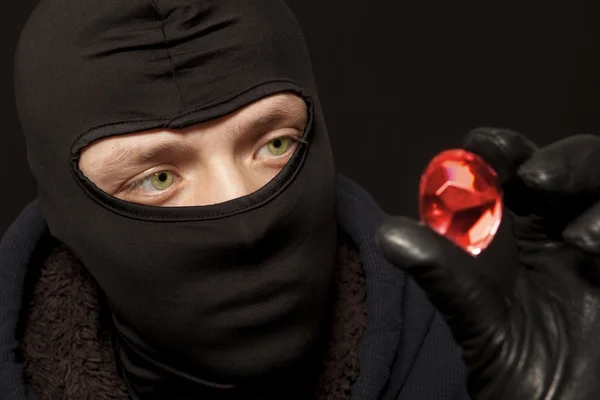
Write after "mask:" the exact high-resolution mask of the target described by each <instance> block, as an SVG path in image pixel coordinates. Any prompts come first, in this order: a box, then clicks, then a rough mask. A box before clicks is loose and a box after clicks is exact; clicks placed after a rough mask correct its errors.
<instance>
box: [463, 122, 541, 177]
mask: <svg viewBox="0 0 600 400" xmlns="http://www.w3.org/2000/svg"><path fill="white" fill-rule="evenodd" d="M463 148H464V149H465V150H469V151H471V152H473V153H475V154H477V155H479V156H480V157H481V158H483V159H484V160H485V161H486V162H487V163H488V164H489V165H490V166H491V167H492V168H493V169H494V170H495V171H496V173H497V174H498V178H499V179H500V182H501V183H502V184H504V183H506V182H507V181H510V180H511V178H513V177H514V176H516V173H517V170H518V169H519V167H520V166H521V164H522V163H523V162H524V161H525V160H527V159H528V158H529V157H531V155H532V154H534V152H535V151H536V150H537V146H536V145H535V143H533V142H532V141H531V140H529V139H527V138H526V137H525V136H523V135H522V134H520V133H518V132H515V131H511V130H509V129H500V128H477V129H474V130H472V131H471V132H469V133H468V134H467V135H466V137H465V139H464V140H463Z"/></svg>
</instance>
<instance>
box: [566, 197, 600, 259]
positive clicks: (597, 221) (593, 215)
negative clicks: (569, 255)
mask: <svg viewBox="0 0 600 400" xmlns="http://www.w3.org/2000/svg"><path fill="white" fill-rule="evenodd" d="M563 238H564V239H565V240H566V241H567V242H569V243H571V244H573V245H575V246H577V247H578V248H580V249H581V250H583V251H585V252H587V253H590V254H593V255H595V256H600V202H598V203H596V204H594V205H593V206H592V207H591V208H589V209H588V210H587V211H585V212H584V213H583V214H581V215H580V216H579V217H577V218H575V219H574V220H573V221H572V222H571V223H570V224H569V225H567V227H566V228H565V230H564V231H563Z"/></svg>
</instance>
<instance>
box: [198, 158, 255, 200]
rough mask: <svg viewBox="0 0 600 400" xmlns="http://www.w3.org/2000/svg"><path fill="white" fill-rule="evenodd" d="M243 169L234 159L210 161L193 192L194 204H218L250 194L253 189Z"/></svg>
mask: <svg viewBox="0 0 600 400" xmlns="http://www.w3.org/2000/svg"><path fill="white" fill-rule="evenodd" d="M247 175H248V174H245V173H244V167H243V166H241V165H239V164H238V163H236V162H235V160H234V159H229V158H220V159H216V160H214V161H212V162H211V163H210V164H209V165H208V166H207V168H206V170H205V171H204V173H203V174H202V175H201V176H202V181H201V182H199V185H198V187H197V188H196V190H195V196H196V197H197V199H195V203H196V204H204V205H210V204H218V203H223V202H225V201H228V200H233V199H237V198H239V197H242V196H245V195H247V194H250V193H252V192H253V191H254V190H255V189H254V187H253V184H252V182H251V179H250V177H249V176H247Z"/></svg>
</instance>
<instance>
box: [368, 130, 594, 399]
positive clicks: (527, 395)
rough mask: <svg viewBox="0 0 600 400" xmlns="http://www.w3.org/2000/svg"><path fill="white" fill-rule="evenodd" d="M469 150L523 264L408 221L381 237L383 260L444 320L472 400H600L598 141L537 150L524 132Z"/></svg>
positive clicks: (584, 138) (478, 133) (477, 136)
mask: <svg viewBox="0 0 600 400" xmlns="http://www.w3.org/2000/svg"><path fill="white" fill-rule="evenodd" d="M463 148H465V149H467V150H470V151H472V152H474V153H476V154H479V155H480V156H481V157H482V158H483V159H484V160H486V161H487V162H488V163H489V164H490V165H491V166H492V167H493V168H494V169H495V170H496V171H497V172H498V174H499V177H500V178H501V181H502V183H503V189H504V191H505V197H504V199H505V205H506V207H507V208H508V213H506V211H505V218H508V217H509V216H510V217H511V218H512V220H513V221H512V224H513V229H514V235H515V237H516V239H517V243H518V245H519V250H520V252H519V254H520V258H519V262H518V263H516V265H502V266H491V265H486V264H484V263H483V262H482V260H481V259H480V258H476V257H473V256H471V255H470V254H468V253H467V252H465V251H463V250H462V249H461V248H459V247H457V246H455V245H454V244H453V243H451V242H450V241H449V240H447V239H445V238H444V237H442V236H440V235H438V234H437V233H435V232H434V231H433V230H431V229H430V228H429V227H427V226H424V225H422V224H420V223H418V222H416V221H413V220H409V219H406V218H400V217H393V218H390V219H388V220H386V221H384V223H383V224H382V226H381V227H380V229H379V231H378V234H377V242H378V244H379V246H380V248H381V250H382V252H383V254H384V255H385V257H386V258H387V259H388V260H389V261H390V262H392V263H393V264H395V265H397V266H398V267H400V268H402V269H404V270H405V271H406V272H407V273H409V274H410V275H411V276H412V277H413V278H414V279H415V280H416V282H417V283H418V284H419V285H420V286H421V287H422V288H423V289H424V291H425V292H426V293H427V294H428V296H429V298H430V300H431V301H432V303H433V304H434V305H435V306H436V308H438V309H439V310H440V311H441V313H442V314H443V315H444V316H445V318H446V320H447V322H448V325H449V326H450V329H451V330H452V333H453V335H454V338H455V339H456V341H457V342H458V343H459V344H460V346H461V347H462V348H463V350H464V358H465V361H466V364H467V369H468V388H469V392H470V394H471V396H472V397H473V399H477V400H479V399H485V400H538V399H539V400H542V399H544V400H588V399H590V400H591V399H595V400H597V399H600V257H599V256H600V137H597V136H593V135H578V136H572V137H569V138H567V139H564V140H561V141H559V142H556V143H554V144H552V145H550V146H547V147H544V148H540V149H537V148H536V146H535V145H534V144H533V143H531V142H530V141H528V140H527V139H526V138H525V137H523V136H521V135H519V134H517V133H515V132H511V131H507V130H499V129H489V128H485V129H483V128H482V129H477V130H475V131H473V132H471V133H470V134H469V135H468V136H467V138H466V140H465V143H464V145H463ZM507 214H508V215H507ZM507 274H508V275H509V276H512V279H511V280H510V282H509V285H508V286H505V285H504V284H503V285H501V284H500V282H501V281H503V279H501V277H502V278H504V277H506V276H507Z"/></svg>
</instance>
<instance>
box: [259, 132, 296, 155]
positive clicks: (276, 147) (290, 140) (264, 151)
mask: <svg viewBox="0 0 600 400" xmlns="http://www.w3.org/2000/svg"><path fill="white" fill-rule="evenodd" d="M301 142H303V143H305V142H304V141H303V140H302V139H301V138H300V137H298V136H279V137H276V138H274V139H271V140H269V141H268V142H267V143H265V145H263V146H262V147H261V148H260V150H259V151H258V153H257V154H256V155H257V157H258V158H273V157H276V158H279V157H283V156H286V155H287V156H290V155H291V153H292V152H293V151H294V150H295V149H296V147H297V146H298V143H301Z"/></svg>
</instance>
